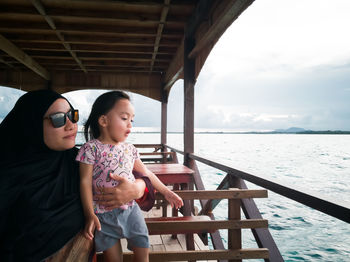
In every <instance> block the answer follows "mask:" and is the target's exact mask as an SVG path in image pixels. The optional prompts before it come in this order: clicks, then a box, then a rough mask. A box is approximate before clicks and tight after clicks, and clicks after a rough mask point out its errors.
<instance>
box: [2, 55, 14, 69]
mask: <svg viewBox="0 0 350 262" xmlns="http://www.w3.org/2000/svg"><path fill="white" fill-rule="evenodd" d="M0 63H3V64H5V65H7V66H8V67H11V68H14V66H13V65H12V64H10V63H7V62H6V61H5V60H4V59H2V58H1V57H0Z"/></svg>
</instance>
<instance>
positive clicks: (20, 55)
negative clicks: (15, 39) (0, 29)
mask: <svg viewBox="0 0 350 262" xmlns="http://www.w3.org/2000/svg"><path fill="white" fill-rule="evenodd" d="M0 49H1V50H3V51H4V52H6V53H7V54H8V55H9V56H12V57H13V58H15V59H16V60H18V61H19V62H21V63H22V64H24V65H25V66H27V67H28V68H29V69H31V70H33V71H34V72H35V73H37V74H38V75H40V76H41V77H43V78H44V79H46V80H50V73H49V72H48V71H46V69H45V68H43V67H42V66H41V65H39V64H38V63H37V62H36V61H35V60H34V59H33V58H32V57H30V56H28V55H27V54H26V53H24V52H23V51H22V50H21V49H19V48H18V47H17V46H15V45H14V44H13V43H11V42H10V41H9V40H7V39H6V38H5V37H4V36H3V35H1V34H0Z"/></svg>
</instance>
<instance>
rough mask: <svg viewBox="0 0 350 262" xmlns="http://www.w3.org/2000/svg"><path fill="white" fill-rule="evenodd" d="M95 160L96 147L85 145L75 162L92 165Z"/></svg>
mask: <svg viewBox="0 0 350 262" xmlns="http://www.w3.org/2000/svg"><path fill="white" fill-rule="evenodd" d="M95 159H96V146H95V145H93V144H90V143H85V144H84V145H83V146H82V147H81V148H80V149H79V152H78V155H77V157H76V158H75V160H76V161H79V162H82V163H85V164H90V165H93V164H95Z"/></svg>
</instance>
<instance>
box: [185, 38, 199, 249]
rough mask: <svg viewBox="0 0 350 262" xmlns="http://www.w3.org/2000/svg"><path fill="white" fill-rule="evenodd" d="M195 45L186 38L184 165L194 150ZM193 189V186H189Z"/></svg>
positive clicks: (187, 212)
mask: <svg viewBox="0 0 350 262" xmlns="http://www.w3.org/2000/svg"><path fill="white" fill-rule="evenodd" d="M194 45H195V40H194V38H193V36H189V37H185V39H184V153H185V154H184V165H186V166H188V167H190V166H191V161H193V160H192V159H190V158H189V157H188V154H190V153H193V152H194V85H195V82H196V75H195V59H193V58H192V59H190V58H188V54H189V53H190V52H191V50H192V49H193V47H194ZM189 189H193V188H189ZM185 201H186V203H185V208H184V215H185V216H186V215H187V216H188V215H191V207H192V203H191V202H190V201H189V200H185ZM186 245H187V250H194V240H193V234H187V235H186Z"/></svg>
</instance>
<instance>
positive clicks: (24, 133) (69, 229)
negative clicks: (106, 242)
mask: <svg viewBox="0 0 350 262" xmlns="http://www.w3.org/2000/svg"><path fill="white" fill-rule="evenodd" d="M77 117H78V115H77V112H76V111H75V110H74V108H73V107H72V106H71V105H70V103H69V102H68V101H67V100H66V99H65V98H64V97H62V96H61V95H59V94H57V93H55V92H53V91H50V90H40V91H34V92H29V93H27V94H25V95H23V96H22V97H21V98H20V99H19V100H18V101H17V103H16V105H15V106H14V108H13V109H12V110H11V112H10V113H9V114H8V115H7V116H6V118H5V119H4V120H3V122H2V123H1V124H0V137H1V138H2V140H3V141H2V146H1V150H0V214H1V216H0V251H1V252H0V256H1V257H0V258H1V259H0V260H1V261H42V260H45V259H47V258H49V257H50V256H52V255H53V254H55V253H56V252H57V251H59V250H62V247H64V246H65V245H66V246H67V245H72V239H73V243H74V241H76V240H77V239H78V238H80V236H79V234H78V233H79V231H80V230H81V229H82V228H83V225H84V216H83V212H82V208H81V202H80V198H79V173H78V165H77V163H76V162H75V160H74V158H75V156H76V153H77V149H76V148H74V145H75V136H76V133H77V124H76V122H77V120H78V119H77ZM115 179H116V180H118V181H119V186H118V187H117V188H112V189H109V190H108V189H106V190H105V192H104V195H103V196H100V197H97V199H99V201H100V204H102V205H106V206H108V207H109V208H110V209H113V208H116V207H118V206H120V205H122V204H124V203H127V202H128V201H130V200H132V199H135V198H139V197H141V196H142V195H143V194H144V192H145V188H146V186H147V189H148V192H150V193H148V195H147V196H146V198H147V199H146V201H145V203H146V206H145V207H144V209H149V208H151V206H152V205H153V201H154V196H153V195H152V194H151V192H153V188H152V186H151V184H150V181H149V180H148V179H147V178H145V177H142V178H139V179H137V181H136V182H135V183H133V184H132V183H130V182H128V181H127V180H125V179H123V178H119V177H117V178H115ZM146 191H147V190H146ZM67 243H68V244H67Z"/></svg>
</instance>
